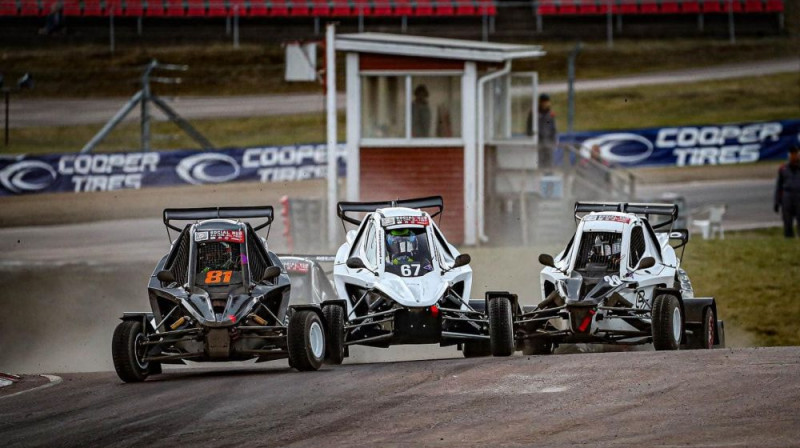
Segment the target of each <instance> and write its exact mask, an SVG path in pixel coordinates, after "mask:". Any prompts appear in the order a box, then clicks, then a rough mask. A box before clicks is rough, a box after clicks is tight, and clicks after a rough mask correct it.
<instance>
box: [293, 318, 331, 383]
mask: <svg viewBox="0 0 800 448" xmlns="http://www.w3.org/2000/svg"><path fill="white" fill-rule="evenodd" d="M288 333H289V340H288V347H289V365H290V366H292V367H294V368H295V369H297V370H300V371H301V372H302V371H307V370H317V369H319V368H320V366H321V365H322V361H323V359H324V358H325V327H324V326H323V325H322V320H320V318H319V316H318V315H317V313H315V312H313V311H309V310H300V311H297V312H295V313H294V314H292V318H291V319H290V320H289V331H288Z"/></svg>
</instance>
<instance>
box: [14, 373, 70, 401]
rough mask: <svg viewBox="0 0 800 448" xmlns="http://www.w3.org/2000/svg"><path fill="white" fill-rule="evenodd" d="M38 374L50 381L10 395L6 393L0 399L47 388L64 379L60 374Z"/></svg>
mask: <svg viewBox="0 0 800 448" xmlns="http://www.w3.org/2000/svg"><path fill="white" fill-rule="evenodd" d="M39 376H42V377H45V378H47V379H48V380H50V382H49V383H45V384H42V385H41V386H38V387H34V388H33V389H28V390H23V391H19V392H17V393H14V394H11V395H6V396H4V397H0V400H2V399H4V398H11V397H16V396H17V395H22V394H24V393H27V392H33V391H35V390H41V389H47V388H48V387H51V386H55V385H56V384H59V383H61V382H62V381H64V380H63V379H62V378H61V377H60V376H56V375H39Z"/></svg>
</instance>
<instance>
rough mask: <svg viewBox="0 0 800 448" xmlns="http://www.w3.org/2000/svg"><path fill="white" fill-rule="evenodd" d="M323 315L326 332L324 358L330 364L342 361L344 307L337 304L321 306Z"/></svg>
mask: <svg viewBox="0 0 800 448" xmlns="http://www.w3.org/2000/svg"><path fill="white" fill-rule="evenodd" d="M322 315H323V316H325V325H326V328H327V330H328V332H327V333H328V334H326V335H325V336H326V342H327V346H326V353H325V360H326V361H328V362H329V363H331V364H341V363H342V361H344V348H345V347H344V309H343V308H342V307H341V306H339V305H326V306H325V307H323V308H322Z"/></svg>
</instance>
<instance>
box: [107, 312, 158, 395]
mask: <svg viewBox="0 0 800 448" xmlns="http://www.w3.org/2000/svg"><path fill="white" fill-rule="evenodd" d="M146 340H147V337H146V336H145V334H144V328H143V327H142V323H141V322H138V321H131V320H126V321H123V322H121V323H120V324H119V325H117V328H116V329H115V330H114V337H113V339H112V340H111V357H112V358H113V359H114V369H115V370H116V371H117V375H118V376H119V378H120V379H121V380H122V381H125V382H126V383H137V382H140V381H144V380H145V379H146V378H147V376H148V375H149V374H150V364H149V363H148V362H145V361H143V359H144V357H145V354H146V352H147V346H146V345H144V342H145V341H146Z"/></svg>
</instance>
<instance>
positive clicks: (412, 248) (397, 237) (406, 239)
mask: <svg viewBox="0 0 800 448" xmlns="http://www.w3.org/2000/svg"><path fill="white" fill-rule="evenodd" d="M386 242H387V243H388V244H387V246H388V247H387V250H388V252H389V253H390V254H392V255H400V254H413V253H414V252H416V251H417V247H418V242H417V235H416V234H414V232H412V231H411V229H408V228H406V229H392V230H389V234H388V235H387V236H386Z"/></svg>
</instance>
